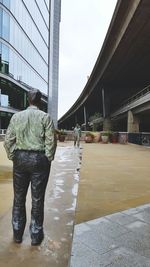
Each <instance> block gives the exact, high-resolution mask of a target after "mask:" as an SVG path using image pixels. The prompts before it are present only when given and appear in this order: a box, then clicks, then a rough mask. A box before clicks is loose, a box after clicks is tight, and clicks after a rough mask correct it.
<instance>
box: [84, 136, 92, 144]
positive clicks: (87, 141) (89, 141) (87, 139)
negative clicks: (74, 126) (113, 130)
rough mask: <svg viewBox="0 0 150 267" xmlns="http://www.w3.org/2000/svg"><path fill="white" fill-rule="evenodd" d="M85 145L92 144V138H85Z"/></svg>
mask: <svg viewBox="0 0 150 267" xmlns="http://www.w3.org/2000/svg"><path fill="white" fill-rule="evenodd" d="M84 140H85V143H92V142H93V138H92V137H91V136H85V139H84Z"/></svg>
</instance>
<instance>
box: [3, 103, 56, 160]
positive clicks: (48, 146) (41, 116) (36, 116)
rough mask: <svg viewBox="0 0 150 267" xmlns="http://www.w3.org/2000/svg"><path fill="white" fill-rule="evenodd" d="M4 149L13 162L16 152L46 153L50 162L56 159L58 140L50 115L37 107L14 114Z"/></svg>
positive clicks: (30, 107)
mask: <svg viewBox="0 0 150 267" xmlns="http://www.w3.org/2000/svg"><path fill="white" fill-rule="evenodd" d="M4 147H5V149H6V152H7V156H8V158H9V159H11V160H13V156H14V151H15V150H17V149H19V150H32V151H45V155H46V156H47V158H48V160H49V161H52V160H53V159H54V155H55V150H56V138H55V129H54V125H53V121H52V120H51V118H50V116H49V114H47V113H45V112H43V111H41V110H39V109H38V108H37V107H36V106H29V107H28V108H27V109H26V110H24V111H20V112H18V113H16V114H14V115H13V116H12V118H11V121H10V124H9V126H8V129H7V132H6V136H5V141H4Z"/></svg>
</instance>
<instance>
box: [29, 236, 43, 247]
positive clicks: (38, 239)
mask: <svg viewBox="0 0 150 267" xmlns="http://www.w3.org/2000/svg"><path fill="white" fill-rule="evenodd" d="M43 239H44V234H41V235H40V236H38V237H36V238H32V241H31V245H32V246H38V245H40V244H41V243H42V241H43Z"/></svg>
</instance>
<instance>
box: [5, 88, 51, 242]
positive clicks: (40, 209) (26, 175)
mask: <svg viewBox="0 0 150 267" xmlns="http://www.w3.org/2000/svg"><path fill="white" fill-rule="evenodd" d="M41 96H42V94H41V92H40V91H39V90H32V91H29V93H28V101H29V107H28V108H27V109H26V110H24V111H21V112H18V113H16V114H14V115H13V117H12V118H11V121H10V124H9V126H8V129H7V132H6V136H5V142H4V147H5V149H6V152H7V156H8V158H9V159H10V160H13V188H14V202H13V210H12V226H13V234H14V241H15V242H16V243H21V242H22V236H23V233H24V229H25V225H26V207H25V204H26V195H27V191H28V187H29V184H30V182H31V197H32V210H31V223H30V235H31V245H39V244H40V243H41V242H42V240H43V238H44V232H43V220H44V197H45V190H46V186H47V182H48V177H49V173H50V167H51V161H52V160H53V159H54V155H55V150H56V139H55V130H54V125H53V121H52V120H51V118H50V116H49V114H47V113H45V112H43V111H41V110H39V106H40V104H41Z"/></svg>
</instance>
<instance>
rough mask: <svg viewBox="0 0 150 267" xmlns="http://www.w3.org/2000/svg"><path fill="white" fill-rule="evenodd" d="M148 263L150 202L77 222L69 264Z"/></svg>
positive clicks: (129, 266)
mask: <svg viewBox="0 0 150 267" xmlns="http://www.w3.org/2000/svg"><path fill="white" fill-rule="evenodd" d="M106 266H107V267H108V266H109V267H150V204H146V205H143V206H139V207H137V208H131V209H128V210H125V211H122V212H118V213H114V214H112V215H108V216H105V217H101V218H99V219H95V220H91V221H87V222H85V223H81V224H77V225H76V226H75V229H74V238H73V245H72V253H71V264H70V267H106Z"/></svg>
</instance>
